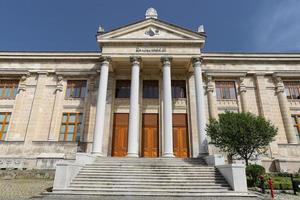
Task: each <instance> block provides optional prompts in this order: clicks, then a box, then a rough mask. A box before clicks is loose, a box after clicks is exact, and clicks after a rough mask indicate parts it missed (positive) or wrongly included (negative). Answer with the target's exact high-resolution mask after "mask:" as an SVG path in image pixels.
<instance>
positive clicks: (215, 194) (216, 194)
mask: <svg viewBox="0 0 300 200" xmlns="http://www.w3.org/2000/svg"><path fill="white" fill-rule="evenodd" d="M55 194H65V195H67V194H72V195H99V196H119V199H122V198H124V199H131V198H130V197H131V196H140V199H143V196H151V197H156V196H158V197H197V198H201V197H222V198H221V199H225V197H227V199H230V198H231V197H238V199H242V197H252V198H253V199H256V195H251V194H248V193H235V192H231V191H226V192H225V191H220V192H218V191H212V192H209V191H206V192H200V191H198V192H197V193H190V192H178V193H174V192H166V191H164V192H149V191H148V192H131V191H127V192H113V193H112V192H110V191H109V192H95V191H81V190H77V191H76V190H64V191H55ZM201 199H202V198H201ZM211 200H212V199H211Z"/></svg>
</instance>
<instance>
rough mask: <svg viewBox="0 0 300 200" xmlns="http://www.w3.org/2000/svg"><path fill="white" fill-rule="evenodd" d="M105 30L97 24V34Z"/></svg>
mask: <svg viewBox="0 0 300 200" xmlns="http://www.w3.org/2000/svg"><path fill="white" fill-rule="evenodd" d="M104 32H105V31H104V28H103V27H102V26H99V27H98V31H97V33H98V34H103V33H104Z"/></svg>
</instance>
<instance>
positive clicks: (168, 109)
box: [161, 57, 174, 157]
mask: <svg viewBox="0 0 300 200" xmlns="http://www.w3.org/2000/svg"><path fill="white" fill-rule="evenodd" d="M161 61H162V64H163V67H162V70H163V129H164V130H163V134H164V151H163V155H162V156H163V157H174V153H173V123H172V87H171V61H172V58H170V57H163V58H162V59H161Z"/></svg>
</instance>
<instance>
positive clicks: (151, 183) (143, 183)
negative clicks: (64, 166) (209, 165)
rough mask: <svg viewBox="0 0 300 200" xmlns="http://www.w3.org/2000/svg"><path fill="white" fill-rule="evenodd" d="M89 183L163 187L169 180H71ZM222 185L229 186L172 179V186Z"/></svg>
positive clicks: (219, 184)
mask: <svg viewBox="0 0 300 200" xmlns="http://www.w3.org/2000/svg"><path fill="white" fill-rule="evenodd" d="M86 184H89V185H90V186H93V185H97V186H98V185H99V186H100V185H119V186H120V187H122V186H123V185H148V186H152V185H153V186H159V187H163V186H169V185H170V181H155V182H153V181H152V182H151V181H144V182H141V181H140V182H137V181H134V182H133V181H131V182H130V181H118V182H115V181H109V180H108V181H102V182H100V183H99V182H95V181H93V180H74V181H73V182H72V185H86ZM211 185H212V186H214V185H215V186H224V187H229V185H228V184H227V182H226V181H210V182H204V181H202V182H191V183H186V182H184V183H182V182H179V181H178V182H174V181H172V186H191V187H193V186H211Z"/></svg>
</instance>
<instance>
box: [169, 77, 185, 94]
mask: <svg viewBox="0 0 300 200" xmlns="http://www.w3.org/2000/svg"><path fill="white" fill-rule="evenodd" d="M175 82H178V83H179V82H182V83H183V82H184V85H182V86H184V88H183V89H184V95H183V97H182V96H175V92H174V90H175V87H176V86H177V87H178V86H180V84H178V85H174V83H175ZM186 84H187V81H186V80H185V79H178V80H176V79H175V80H171V91H172V99H186V98H187V85H186ZM180 89H181V88H180Z"/></svg>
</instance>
